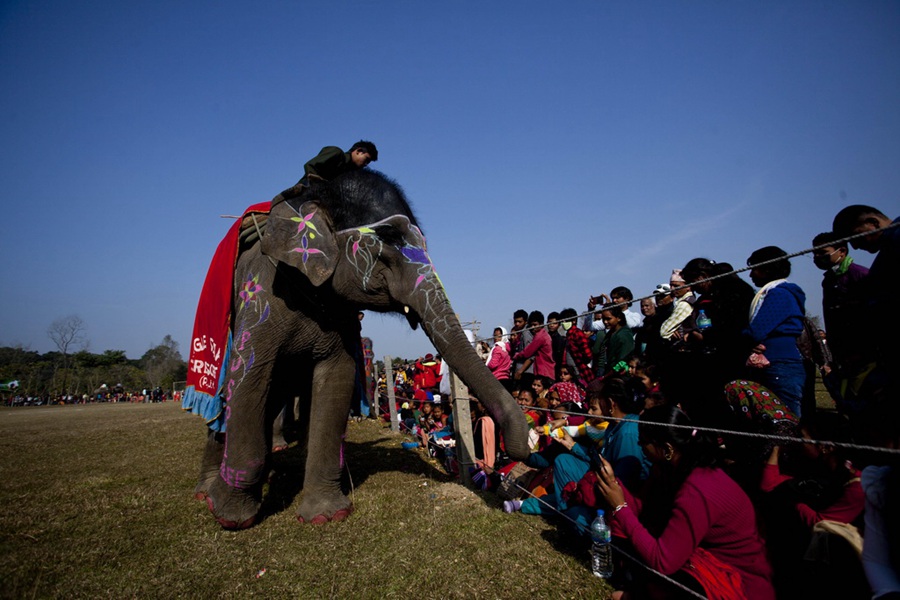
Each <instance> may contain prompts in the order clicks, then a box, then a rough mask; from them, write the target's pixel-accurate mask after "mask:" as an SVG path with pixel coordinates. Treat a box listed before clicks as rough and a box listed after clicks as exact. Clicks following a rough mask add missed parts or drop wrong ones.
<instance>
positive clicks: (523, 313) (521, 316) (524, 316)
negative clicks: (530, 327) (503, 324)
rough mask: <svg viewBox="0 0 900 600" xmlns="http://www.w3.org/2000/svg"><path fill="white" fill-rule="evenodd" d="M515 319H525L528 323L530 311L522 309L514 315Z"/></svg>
mask: <svg viewBox="0 0 900 600" xmlns="http://www.w3.org/2000/svg"><path fill="white" fill-rule="evenodd" d="M513 319H514V320H515V319H525V321H526V322H527V321H528V311H526V310H525V309H524V308H520V309H519V310H517V311H516V312H514V313H513Z"/></svg>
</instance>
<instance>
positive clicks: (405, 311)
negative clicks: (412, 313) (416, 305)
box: [403, 306, 409, 315]
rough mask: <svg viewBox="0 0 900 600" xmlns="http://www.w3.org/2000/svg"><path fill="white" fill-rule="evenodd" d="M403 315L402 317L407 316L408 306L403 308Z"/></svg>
mask: <svg viewBox="0 0 900 600" xmlns="http://www.w3.org/2000/svg"><path fill="white" fill-rule="evenodd" d="M403 314H404V315H408V314H409V307H408V306H404V307H403Z"/></svg>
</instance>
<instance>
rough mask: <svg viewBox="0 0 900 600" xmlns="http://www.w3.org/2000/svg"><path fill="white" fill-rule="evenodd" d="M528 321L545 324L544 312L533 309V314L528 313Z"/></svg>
mask: <svg viewBox="0 0 900 600" xmlns="http://www.w3.org/2000/svg"><path fill="white" fill-rule="evenodd" d="M528 322H529V323H540V324H541V325H543V324H544V313H542V312H541V311H539V310H533V311H531V314H530V315H528Z"/></svg>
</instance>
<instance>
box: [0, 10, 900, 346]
mask: <svg viewBox="0 0 900 600" xmlns="http://www.w3.org/2000/svg"><path fill="white" fill-rule="evenodd" d="M0 82H2V89H3V92H2V94H0V112H2V115H3V118H2V119H0V141H2V143H0V198H2V206H3V207H4V209H5V211H6V214H5V216H4V222H5V226H4V227H3V229H2V235H0V251H2V256H3V261H2V267H0V268H2V271H0V276H2V281H3V282H4V283H3V285H4V289H3V291H4V293H3V294H0V315H2V317H0V318H2V327H0V344H4V345H8V344H22V345H24V346H26V347H29V348H31V349H33V350H38V351H41V352H44V351H47V350H50V349H53V346H52V343H51V342H50V340H49V339H48V337H47V335H46V330H47V327H48V325H49V324H50V323H51V322H52V321H53V320H54V319H56V318H58V317H61V316H64V315H68V314H73V313H74V314H78V315H80V316H81V317H82V318H83V319H84V321H85V322H86V323H87V326H88V331H87V336H88V338H89V339H90V349H91V350H92V351H94V352H102V351H104V350H107V349H120V350H125V351H126V352H127V354H128V356H129V357H131V358H138V357H140V356H141V355H142V354H143V353H144V352H145V351H146V350H147V349H148V348H149V347H151V346H153V345H156V344H158V343H159V342H160V341H161V340H162V338H163V336H165V335H166V334H171V335H172V336H173V337H174V338H175V339H176V340H177V341H178V342H179V343H180V346H181V350H182V353H183V354H184V355H185V357H186V354H187V349H188V340H189V337H190V334H191V328H192V324H193V318H194V311H195V308H196V302H197V298H198V295H199V292H200V287H201V284H202V282H203V278H204V276H205V273H206V269H207V266H208V264H209V260H210V258H211V256H212V253H213V250H214V249H215V247H216V245H217V243H218V242H219V240H220V239H221V237H222V236H223V235H224V233H225V231H226V229H227V228H228V225H229V224H230V222H229V221H226V220H224V219H220V218H219V215H221V214H235V213H239V212H240V211H241V210H243V209H244V208H245V207H246V206H247V205H249V204H251V203H254V202H258V201H262V200H268V199H270V198H271V197H272V196H273V195H274V194H275V193H277V192H278V191H280V190H282V189H284V188H285V187H287V186H289V185H291V184H293V183H294V182H295V181H296V180H297V179H298V178H299V176H300V174H301V171H302V165H303V163H304V162H305V161H306V160H307V159H308V158H309V157H311V156H313V155H314V154H315V153H316V152H318V150H319V148H321V147H322V146H325V145H340V146H343V147H345V149H346V147H348V146H349V145H350V144H352V143H353V142H354V141H356V140H357V139H360V138H364V139H370V140H373V141H375V142H376V143H377V144H378V147H379V151H380V156H381V159H380V160H379V161H378V162H377V163H375V165H374V166H376V167H377V168H378V169H379V170H382V171H384V172H385V173H387V174H389V175H391V176H392V177H394V178H396V179H397V180H398V181H399V182H400V183H401V184H402V185H403V186H404V188H405V189H406V191H407V193H408V194H409V196H410V197H411V199H412V200H413V203H414V207H415V209H416V211H417V214H418V216H419V219H420V221H421V223H422V224H423V226H424V229H425V233H426V237H427V238H428V242H429V249H430V251H431V255H432V258H433V260H434V263H435V265H436V267H437V269H438V272H439V273H440V275H441V278H442V279H443V281H444V284H445V285H446V287H447V290H448V293H449V295H450V298H451V300H452V301H453V303H454V306H455V308H456V311H457V313H458V314H459V315H460V317H461V318H462V319H463V320H473V319H477V320H479V321H481V323H482V333H484V332H486V331H489V330H490V329H491V328H493V327H494V326H495V325H507V326H508V325H509V324H510V322H511V315H512V312H513V311H514V310H515V309H517V308H525V309H526V310H533V309H540V310H542V311H544V313H547V312H549V311H551V310H559V309H561V308H563V307H566V306H573V307H575V308H577V309H579V310H583V308H584V304H585V302H586V300H587V298H588V296H590V295H591V294H598V293H600V292H608V291H609V290H610V289H611V288H612V287H614V286H616V285H627V286H628V287H630V288H631V289H632V290H633V291H634V292H635V294H636V295H644V294H647V293H649V292H650V291H652V289H653V288H654V287H655V285H656V284H657V283H661V282H664V281H666V280H667V278H668V274H669V272H670V270H671V269H672V268H676V267H681V266H683V265H684V263H685V262H686V261H687V260H689V259H690V258H693V257H695V256H706V257H710V258H713V259H715V260H718V261H727V262H732V263H733V264H735V265H740V266H742V265H743V264H744V262H745V260H746V258H747V256H749V254H750V252H751V251H753V250H754V249H756V248H758V247H761V246H766V245H770V244H774V245H778V246H781V247H782V248H784V249H785V250H788V251H796V250H800V249H802V248H805V247H808V246H809V243H810V239H811V238H812V236H813V235H815V234H816V233H819V232H820V231H825V230H827V229H829V228H830V224H831V218H832V217H833V215H834V214H835V212H837V210H839V209H840V208H841V207H842V206H844V205H846V204H850V203H865V204H873V205H875V206H877V207H879V208H881V209H882V210H884V211H885V212H886V213H888V215H889V216H891V217H896V216H897V214H898V213H900V166H898V165H900V110H898V107H900V3H898V2H893V1H890V2H791V3H783V2H726V3H723V2H668V1H666V2H638V3H621V2H567V3H555V4H553V5H552V6H551V5H550V4H548V3H546V2H530V1H525V2H487V3H485V2H454V3H433V2H377V3H376V2H334V3H322V2H320V3H315V4H314V5H309V4H308V3H299V2H287V1H272V2H263V3H252V4H250V3H245V2H231V1H225V2H171V1H155V2H126V3H122V2H109V1H105V0H100V1H94V2H87V3H72V2H63V1H56V0H47V1H45V2H17V1H12V0H9V1H6V2H3V3H2V4H0ZM855 255H856V257H857V258H858V259H860V262H862V263H863V264H869V263H870V262H871V257H870V256H869V255H860V253H858V252H857V253H855ZM792 279H793V280H794V281H796V282H797V283H799V284H800V285H801V286H802V287H803V288H804V289H805V290H806V291H807V294H808V296H809V299H808V309H809V311H810V312H811V313H813V314H818V313H819V312H820V302H821V294H820V292H819V282H820V272H819V271H817V270H816V269H815V268H814V267H813V265H812V264H811V260H810V259H808V258H800V259H795V261H794V276H793V277H792ZM364 333H365V334H366V335H368V336H370V337H372V338H373V339H374V342H375V352H376V355H377V356H379V357H380V356H383V355H384V354H392V355H395V356H396V355H400V356H409V357H415V356H418V355H420V354H424V353H425V352H427V351H429V350H430V346H429V343H428V341H427V339H426V338H425V336H424V334H422V333H421V331H416V332H412V331H410V330H409V328H408V326H407V325H406V323H405V321H404V320H402V319H399V318H395V317H382V316H380V315H370V316H369V317H368V318H367V319H366V321H365V322H364Z"/></svg>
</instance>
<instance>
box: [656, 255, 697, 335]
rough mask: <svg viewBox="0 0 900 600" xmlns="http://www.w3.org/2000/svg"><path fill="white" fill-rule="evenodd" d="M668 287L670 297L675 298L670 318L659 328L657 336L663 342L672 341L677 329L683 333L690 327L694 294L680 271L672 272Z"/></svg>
mask: <svg viewBox="0 0 900 600" xmlns="http://www.w3.org/2000/svg"><path fill="white" fill-rule="evenodd" d="M668 287H669V290H670V293H671V294H672V297H673V298H675V304H674V305H673V308H672V314H671V316H670V317H669V318H668V319H666V320H665V321H663V323H662V325H661V326H660V328H659V335H660V337H662V338H663V339H665V340H672V339H673V338H675V337H676V334H678V331H679V328H680V329H681V330H682V331H683V330H684V329H686V328H688V327H690V326H691V321H692V320H693V316H692V315H693V312H694V294H693V293H692V292H691V288H690V287H689V286H687V284H686V282H685V281H684V278H683V277H682V276H681V269H673V270H672V275H671V276H670V277H669V285H668ZM682 339H683V338H682Z"/></svg>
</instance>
